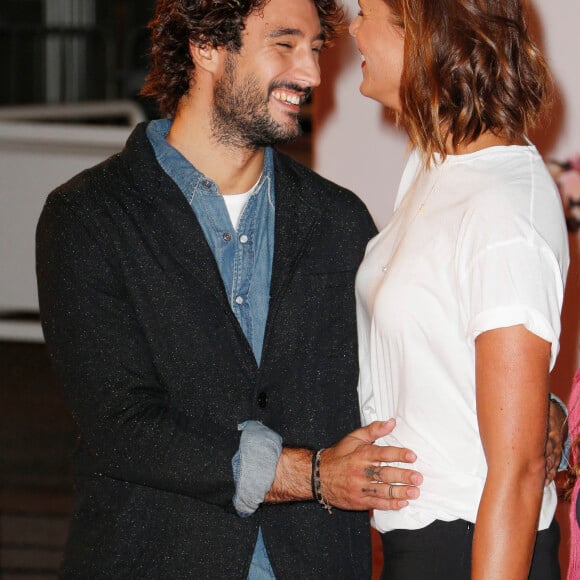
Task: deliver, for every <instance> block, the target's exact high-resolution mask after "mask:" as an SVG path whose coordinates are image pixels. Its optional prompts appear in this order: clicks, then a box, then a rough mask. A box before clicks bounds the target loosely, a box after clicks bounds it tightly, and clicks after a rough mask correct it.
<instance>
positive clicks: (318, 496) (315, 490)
mask: <svg viewBox="0 0 580 580" xmlns="http://www.w3.org/2000/svg"><path fill="white" fill-rule="evenodd" d="M323 451H324V448H322V449H319V450H318V451H316V452H315V453H312V474H311V476H310V484H311V486H312V499H314V500H315V501H317V502H318V503H319V504H320V505H321V506H322V507H323V508H324V509H325V510H326V511H327V512H328V513H329V514H332V506H331V505H330V504H329V503H328V501H326V499H324V496H323V495H322V483H321V481H320V456H321V455H322V452H323Z"/></svg>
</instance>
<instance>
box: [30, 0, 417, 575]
mask: <svg viewBox="0 0 580 580" xmlns="http://www.w3.org/2000/svg"><path fill="white" fill-rule="evenodd" d="M342 17H343V14H342V11H341V9H340V8H339V7H338V6H337V4H336V3H335V2H334V0H254V1H250V0H246V1H244V0H217V1H216V0H212V1H208V0H159V2H158V3H157V7H156V14H155V17H154V19H153V21H152V23H151V30H152V69H151V73H150V75H149V77H148V80H147V82H146V86H145V88H144V93H145V94H147V95H150V96H154V97H155V98H156V99H157V101H158V104H159V107H160V110H161V111H162V113H163V114H164V115H165V117H166V118H164V119H160V120H156V121H152V122H150V123H149V124H144V125H141V126H138V127H137V128H136V129H135V131H134V132H133V134H132V135H131V136H130V138H129V140H128V142H127V145H126V147H125V149H124V150H123V151H122V152H121V153H120V154H118V155H115V156H113V157H112V158H110V159H109V160H107V161H105V162H104V163H102V164H100V165H98V166H96V167H94V168H91V169H89V170H87V171H85V172H83V173H81V174H80V175H78V176H76V177H74V178H73V179H72V180H71V181H69V182H68V183H66V184H64V185H63V186H61V187H60V188H58V189H57V190H56V191H54V192H53V193H52V194H51V195H50V196H49V198H48V200H47V203H46V206H45V208H44V210H43V213H42V216H41V218H40V222H39V225H38V232H37V248H38V250H37V273H38V284H39V297H40V305H41V317H42V322H43V328H44V332H45V336H46V340H47V344H48V347H49V351H50V353H51V356H52V359H53V363H54V366H55V369H56V371H57V374H58V376H59V378H60V381H61V383H62V384H63V387H64V390H65V392H66V395H67V398H68V400H69V402H70V405H71V408H72V411H73V415H74V417H75V419H76V421H77V422H78V425H79V428H80V433H81V437H80V441H79V446H78V450H77V452H76V456H75V464H76V487H77V501H76V506H75V512H74V516H73V519H72V523H71V530H70V538H69V542H68V546H67V550H66V555H65V560H64V563H63V566H62V571H61V577H62V578H91V579H101V578H102V579H105V578H106V579H108V580H109V579H113V578H164V579H179V578H228V579H229V578H240V579H242V578H252V579H257V578H316V579H319V578H329V579H330V578H332V579H337V578H341V579H343V578H344V579H347V578H367V577H370V568H371V558H370V542H369V521H368V510H369V509H371V508H377V509H402V508H404V507H405V506H406V505H407V503H408V501H409V500H412V499H414V498H416V497H417V496H418V493H419V490H418V488H417V485H419V484H420V483H421V475H420V474H419V473H417V472H416V471H413V470H411V469H404V468H402V467H395V466H393V465H392V463H393V462H403V463H405V462H407V463H410V462H413V461H414V460H415V459H416V457H415V455H414V454H413V453H412V452H411V451H410V450H407V449H398V448H394V447H382V446H378V445H374V444H373V442H374V441H376V440H377V439H380V438H381V437H383V436H385V435H386V434H387V433H389V432H390V430H392V428H393V426H394V423H393V421H389V422H386V423H380V422H377V423H373V424H371V425H370V426H368V427H366V428H364V429H360V428H359V429H357V426H358V425H359V424H360V423H359V414H358V406H357V396H356V382H357V376H358V366H357V342H356V324H355V301H354V278H355V273H356V270H357V267H358V265H359V263H360V261H361V259H362V256H363V253H364V250H365V246H366V243H367V241H368V240H369V239H370V238H371V237H372V236H373V235H374V234H375V233H376V230H375V226H374V224H373V222H372V219H371V217H370V216H369V214H368V212H367V210H366V208H365V207H364V205H363V204H362V203H361V202H360V200H358V199H357V198H356V197H355V196H354V195H353V194H352V193H351V192H349V191H346V190H345V189H343V188H341V187H339V186H337V185H335V184H333V183H330V182H329V181H327V180H325V179H323V178H322V177H320V176H318V175H316V174H315V173H313V172H312V171H310V170H309V169H307V168H305V167H303V166H301V165H300V164H298V163H296V162H295V161H293V160H292V159H290V158H288V157H286V156H285V155H282V154H280V153H279V152H277V151H276V150H275V149H274V148H273V147H272V146H273V145H275V144H276V143H281V142H284V141H288V140H291V139H293V138H295V137H296V136H297V135H298V134H299V132H300V127H299V124H298V114H299V111H300V108H301V106H302V105H303V103H304V102H305V101H306V100H307V99H308V97H309V96H310V93H311V91H312V89H313V88H314V87H316V86H317V85H318V84H319V82H320V71H319V63H318V58H319V53H320V51H321V50H322V48H323V47H324V46H325V45H326V44H327V43H328V42H329V41H330V40H331V39H332V38H333V36H334V34H335V32H336V31H337V28H338V27H339V25H340V24H341V21H342ZM349 431H350V434H349V435H347V436H346V437H344V434H345V433H349ZM341 437H342V439H341ZM336 441H338V443H335V442H336ZM392 483H398V484H400V485H391V484H392Z"/></svg>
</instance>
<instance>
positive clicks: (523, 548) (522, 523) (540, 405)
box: [472, 326, 550, 580]
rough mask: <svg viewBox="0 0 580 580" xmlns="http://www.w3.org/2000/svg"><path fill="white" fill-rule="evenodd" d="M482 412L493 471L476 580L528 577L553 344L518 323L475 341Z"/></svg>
mask: <svg viewBox="0 0 580 580" xmlns="http://www.w3.org/2000/svg"><path fill="white" fill-rule="evenodd" d="M475 352H476V395H477V418H478V422H479V430H480V433H481V440H482V443H483V448H484V451H485V456H486V460H487V465H488V474H487V479H486V482H485V487H484V490H483V496H482V499H481V504H480V506H479V511H478V514H477V521H476V526H475V535H474V539H473V563H472V578H473V580H481V579H485V580H509V579H518V580H520V579H524V578H527V577H528V571H529V567H530V563H531V559H532V553H533V548H534V541H535V538H536V529H537V525H538V518H539V513H540V507H541V502H542V494H543V484H544V478H545V473H546V471H545V469H546V468H545V457H544V449H545V443H546V433H547V413H548V369H549V361H550V344H549V343H548V342H546V341H545V340H543V339H541V338H539V337H538V336H536V335H535V334H532V333H531V332H529V331H528V330H526V329H525V328H524V327H523V326H512V327H508V328H501V329H495V330H490V331H488V332H484V333H483V334H481V335H480V336H479V337H478V338H477V339H476V343H475Z"/></svg>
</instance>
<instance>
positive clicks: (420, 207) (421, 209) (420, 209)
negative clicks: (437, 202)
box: [417, 203, 425, 213]
mask: <svg viewBox="0 0 580 580" xmlns="http://www.w3.org/2000/svg"><path fill="white" fill-rule="evenodd" d="M424 209H425V204H424V203H422V204H421V205H420V206H419V209H418V210H417V213H423V210H424Z"/></svg>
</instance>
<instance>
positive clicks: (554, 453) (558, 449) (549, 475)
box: [545, 399, 568, 485]
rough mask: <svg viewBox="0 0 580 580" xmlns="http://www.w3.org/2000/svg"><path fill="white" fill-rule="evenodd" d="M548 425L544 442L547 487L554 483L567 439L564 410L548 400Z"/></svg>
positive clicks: (566, 423) (566, 422)
mask: <svg viewBox="0 0 580 580" xmlns="http://www.w3.org/2000/svg"><path fill="white" fill-rule="evenodd" d="M549 418H550V424H549V426H548V439H547V441H546V481H545V485H549V484H550V483H552V481H554V478H555V477H556V473H557V472H558V466H559V465H560V461H561V460H562V446H563V444H564V441H566V438H567V437H568V421H566V414H565V413H564V409H562V407H561V406H560V405H559V404H558V403H557V402H555V401H552V400H551V399H550V413H549Z"/></svg>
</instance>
